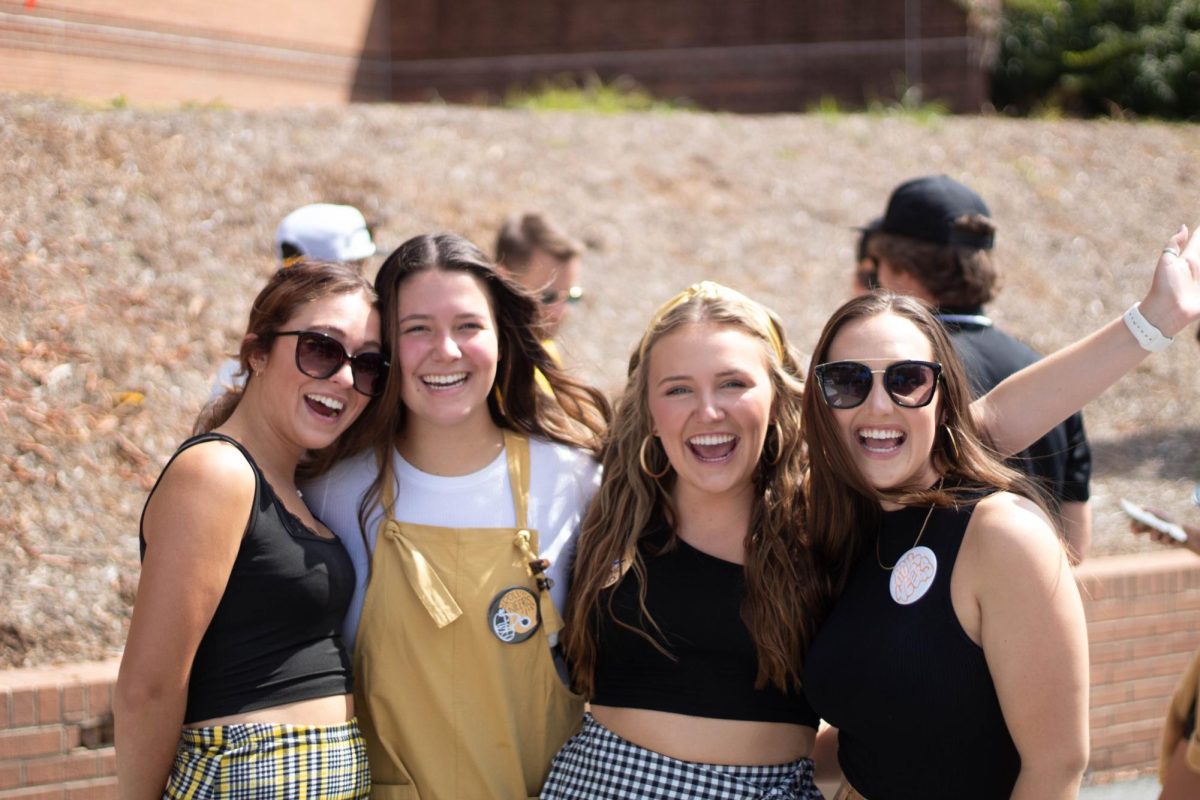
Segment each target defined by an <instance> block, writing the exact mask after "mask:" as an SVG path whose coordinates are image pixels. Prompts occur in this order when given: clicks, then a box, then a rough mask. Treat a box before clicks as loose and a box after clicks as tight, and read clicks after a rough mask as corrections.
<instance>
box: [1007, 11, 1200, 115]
mask: <svg viewBox="0 0 1200 800" xmlns="http://www.w3.org/2000/svg"><path fill="white" fill-rule="evenodd" d="M992 99H993V102H994V103H995V104H996V106H997V107H998V108H1002V109H1006V110H1012V111H1016V112H1019V113H1030V112H1031V111H1037V110H1039V109H1048V108H1049V109H1055V108H1057V109H1061V110H1063V111H1066V112H1068V113H1073V114H1080V115H1084V116H1094V115H1099V114H1114V113H1115V114H1123V113H1126V112H1132V113H1134V114H1138V115H1145V116H1154V117H1162V118H1165V119H1200V0H1075V1H1074V2H1067V0H1007V1H1006V3H1005V12H1004V19H1003V22H1002V24H1001V31H1000V55H999V60H998V63H997V65H996V70H995V73H994V76H993V83H992Z"/></svg>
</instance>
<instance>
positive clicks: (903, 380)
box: [813, 361, 942, 409]
mask: <svg viewBox="0 0 1200 800" xmlns="http://www.w3.org/2000/svg"><path fill="white" fill-rule="evenodd" d="M813 373H814V374H815V375H816V378H817V384H818V385H819V386H820V387H821V395H822V396H823V397H824V398H825V402H826V403H828V404H829V407H830V408H843V409H844V408H857V407H858V406H860V405H862V404H863V403H864V402H865V401H866V399H867V396H868V395H870V394H871V387H873V386H874V385H875V376H876V375H879V374H882V375H883V389H884V391H886V392H887V394H888V397H890V398H892V402H893V403H895V404H896V405H898V406H900V407H902V408H922V407H924V406H927V405H929V403H930V401H931V400H933V393H934V390H935V389H936V388H937V383H938V379H939V378H940V377H941V375H942V365H941V364H938V363H935V362H933V361H897V362H896V363H894V364H888V365H887V366H886V367H884V368H882V369H871V368H870V367H868V366H867V365H866V364H863V363H860V362H858V361H830V362H828V363H826V364H818V365H817V366H816V367H814V368H813Z"/></svg>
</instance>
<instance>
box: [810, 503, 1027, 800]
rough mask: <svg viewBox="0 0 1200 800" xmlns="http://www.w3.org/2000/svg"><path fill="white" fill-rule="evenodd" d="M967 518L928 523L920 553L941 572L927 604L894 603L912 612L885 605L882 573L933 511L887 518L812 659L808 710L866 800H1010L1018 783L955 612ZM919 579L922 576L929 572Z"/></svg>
mask: <svg viewBox="0 0 1200 800" xmlns="http://www.w3.org/2000/svg"><path fill="white" fill-rule="evenodd" d="M973 510H974V506H973V505H967V506H960V507H959V508H957V509H956V508H940V509H936V510H935V511H934V512H933V514H932V516H930V518H929V524H928V525H927V526H926V528H925V533H924V534H923V535H922V536H921V543H920V544H921V547H922V548H928V549H929V550H930V551H932V552H933V554H934V557H935V558H936V569H934V570H933V572H932V576H933V577H932V583H931V585H930V586H929V588H928V590H927V591H926V592H925V593H924V594H923V595H921V594H920V593H919V591H917V592H913V593H912V594H911V595H909V596H908V597H905V596H904V594H903V593H902V592H901V595H900V596H901V598H902V599H909V600H911V602H909V603H908V604H907V605H904V604H901V603H899V602H897V601H895V600H893V599H892V594H891V591H890V589H889V580H890V579H891V575H892V573H891V572H890V571H887V570H884V569H882V568H881V567H880V566H879V563H878V562H879V560H882V561H883V563H884V564H895V563H896V562H897V560H898V559H899V558H900V557H901V555H902V554H903V553H904V552H905V551H907V550H908V549H909V548H911V547H912V545H913V541H914V539H915V538H916V536H917V532H918V531H919V530H920V528H921V524H922V522H923V521H924V519H925V515H926V513H927V512H928V508H905V509H901V510H899V511H892V512H887V513H885V514H884V515H883V525H882V530H881V531H880V532H878V533H877V535H868V536H867V537H866V541H865V542H864V544H865V548H864V555H863V556H862V557H861V558H860V559H859V560H858V561H857V562H856V563H855V565H854V567H853V568H852V570H851V573H850V578H849V581H848V582H847V584H846V589H845V591H844V592H843V593H842V596H841V597H840V598H839V599H838V600H837V602H836V603H835V604H834V607H833V610H832V612H831V613H830V615H829V618H828V619H826V621H825V624H824V625H823V626H822V627H821V630H820V632H819V633H818V634H817V637H816V639H815V640H814V641H813V644H812V647H811V648H810V650H809V654H808V661H807V664H806V667H805V688H806V690H807V691H808V695H809V698H810V699H811V700H812V704H813V706H814V707H815V708H816V709H817V711H819V712H820V714H821V717H822V718H823V719H826V720H828V721H829V723H830V724H831V725H834V726H836V727H837V728H838V729H839V733H838V761H839V763H840V764H841V766H842V771H843V773H844V774H845V776H846V779H847V780H848V781H850V783H851V785H853V786H854V788H855V789H857V790H858V791H859V792H861V793H862V794H863V795H864V796H866V797H869V798H871V800H909V799H910V798H913V799H914V800H915V798H920V799H921V800H960V799H961V798H966V797H969V798H972V800H993V799H994V800H1002V799H1003V800H1007V798H1008V797H1009V796H1010V795H1011V794H1012V790H1013V786H1014V784H1015V783H1016V780H1017V775H1018V773H1019V772H1020V769H1021V758H1020V755H1019V754H1018V753H1017V749H1016V745H1015V744H1014V743H1013V740H1012V736H1011V735H1010V734H1009V731H1008V727H1007V725H1006V724H1005V722H1004V714H1003V713H1002V711H1001V709H1000V702H999V699H998V698H997V696H996V687H995V684H994V683H993V681H992V675H991V672H990V671H989V670H988V665H987V661H986V660H985V658H984V654H983V649H982V648H981V647H980V646H979V645H977V644H975V642H973V641H972V640H971V639H970V638H969V637H968V636H967V634H966V631H964V630H963V628H962V625H961V624H960V623H959V621H958V617H957V616H956V615H955V613H954V606H953V604H952V603H951V600H950V578H951V575H952V574H953V571H954V564H955V561H956V560H957V558H958V551H959V547H960V545H961V544H962V540H963V534H964V533H965V532H966V528H967V523H968V522H969V521H970V519H971V513H972V511H973ZM877 537H879V552H878V556H877V554H876V538H877ZM902 567H903V565H902ZM923 567H924V568H925V570H926V571H925V572H924V574H926V575H927V574H929V572H928V567H929V561H928V560H925V562H924V563H923ZM903 574H905V573H903V572H902V575H903ZM907 574H909V575H912V576H917V577H919V576H920V575H921V574H922V573H920V572H917V571H913V572H910V573H907ZM908 585H909V586H917V587H919V586H921V582H920V580H918V581H915V582H914V583H912V584H908ZM1013 590H1014V591H1020V588H1019V587H1014V589H1013ZM914 597H915V598H916V599H915V600H913V599H912V598H914Z"/></svg>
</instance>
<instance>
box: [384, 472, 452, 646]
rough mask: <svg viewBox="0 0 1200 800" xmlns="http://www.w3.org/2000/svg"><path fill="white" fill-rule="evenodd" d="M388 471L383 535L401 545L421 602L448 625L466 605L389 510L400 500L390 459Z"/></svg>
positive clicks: (438, 622) (436, 619)
mask: <svg viewBox="0 0 1200 800" xmlns="http://www.w3.org/2000/svg"><path fill="white" fill-rule="evenodd" d="M389 458H390V454H389ZM384 473H385V474H384V480H383V508H384V520H383V524H382V525H381V526H380V529H379V535H380V536H387V537H388V538H390V539H393V540H395V541H396V543H397V544H399V545H400V547H399V548H398V549H399V551H400V563H401V565H402V566H403V567H404V575H405V577H407V578H408V582H409V583H410V584H411V585H412V587H413V591H414V592H416V594H417V597H418V598H420V600H421V605H423V606H425V610H426V611H428V612H429V616H431V617H433V621H434V623H435V624H436V625H437V626H438V627H439V628H444V627H446V626H447V625H449V624H450V623H451V622H454V620H456V619H458V618H459V617H461V616H462V613H463V612H462V608H460V607H459V605H458V602H457V601H456V600H455V599H454V595H452V594H450V590H449V589H447V588H446V584H445V583H443V582H442V579H441V577H440V576H439V575H438V574H437V570H435V569H434V568H433V566H432V565H430V563H429V560H428V559H427V558H425V555H424V554H423V553H422V552H421V551H420V550H418V549H417V548H415V547H413V546H412V544H411V543H410V542H409V541H408V539H407V538H406V537H405V536H404V534H403V533H402V532H401V529H400V523H398V522H396V519H395V517H393V516H392V515H391V514H389V513H388V510H389V509H391V507H392V504H393V503H394V502H395V500H396V490H395V488H394V482H395V480H396V477H395V471H394V470H393V469H392V465H391V461H390V460H389V461H388V463H387V464H386V465H385V467H384ZM376 547H378V544H377V545H376Z"/></svg>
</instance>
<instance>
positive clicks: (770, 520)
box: [542, 283, 822, 800]
mask: <svg viewBox="0 0 1200 800" xmlns="http://www.w3.org/2000/svg"><path fill="white" fill-rule="evenodd" d="M800 376H801V371H800V367H799V364H798V362H797V360H796V359H795V357H794V355H793V353H792V351H791V349H790V348H789V346H788V344H787V341H786V338H785V336H784V333H783V330H782V328H781V327H780V325H779V324H778V321H777V319H776V318H775V317H774V315H773V314H771V313H770V312H769V311H767V310H766V309H765V308H764V307H763V306H761V305H759V304H758V303H755V302H753V301H752V300H750V299H748V298H746V297H744V296H743V295H741V294H739V293H737V292H735V291H733V290H731V289H728V288H725V287H723V286H719V285H717V284H713V283H702V284H698V285H696V286H693V287H692V288H690V289H688V290H687V291H685V292H683V293H682V294H680V295H678V296H677V297H675V298H673V299H671V300H670V301H668V302H667V303H666V304H665V305H664V306H663V307H662V308H661V309H660V310H659V311H658V313H657V314H656V315H655V316H654V318H653V320H652V321H651V323H650V325H649V326H648V328H647V329H646V332H645V333H644V334H643V336H642V339H641V342H640V343H639V344H638V346H637V348H636V350H635V351H634V353H633V355H632V357H631V358H630V362H629V375H628V381H627V383H626V388H625V393H624V395H623V397H622V398H621V400H620V402H619V404H618V406H617V411H616V415H615V421H614V424H613V428H612V434H611V437H610V439H609V442H608V444H607V446H606V449H605V454H604V479H603V482H602V484H601V487H600V491H599V493H598V494H597V496H596V500H595V501H594V502H593V504H592V507H591V510H590V511H589V512H588V515H587V518H586V520H585V522H584V527H583V531H582V533H581V535H580V541H579V553H578V556H577V562H576V568H575V576H574V582H573V584H572V587H571V599H570V603H569V604H568V608H569V615H568V625H567V632H566V651H567V655H568V660H569V661H570V663H571V670H572V677H573V679H574V683H575V686H576V688H577V689H579V690H580V691H581V692H583V693H584V694H585V695H586V696H587V697H588V698H589V700H590V703H591V707H590V714H589V715H588V717H587V718H586V721H585V722H584V726H583V729H582V730H581V731H580V732H579V733H578V734H577V735H576V736H574V737H573V738H572V739H571V740H570V741H569V742H568V743H567V745H566V746H565V747H564V748H563V749H562V751H560V753H559V754H558V756H556V757H555V760H554V766H553V768H552V770H551V774H550V777H549V779H548V780H547V782H546V786H545V788H544V790H543V792H542V797H543V798H548V799H551V800H557V799H558V798H580V797H587V798H592V799H593V800H615V799H616V798H640V797H656V798H714V799H715V798H732V799H733V800H737V799H738V798H745V799H746V800H751V798H761V797H766V796H770V797H772V798H779V800H787V799H789V798H793V799H794V798H818V797H820V794H819V793H818V792H817V789H816V787H815V786H814V784H813V782H812V762H811V761H810V760H808V756H809V751H810V750H811V748H812V745H813V740H814V737H815V736H816V726H817V717H816V715H815V714H814V713H813V711H812V709H811V708H810V707H809V706H808V704H807V702H806V701H805V699H804V695H803V693H802V692H801V690H800V688H799V681H800V664H801V662H802V656H803V649H804V642H805V641H807V639H809V638H811V636H812V635H813V633H814V625H815V622H816V619H817V618H818V616H817V615H816V614H814V613H813V609H815V608H819V607H820V604H821V596H822V593H821V592H820V590H819V580H818V578H817V575H816V572H815V569H814V566H813V564H812V563H811V561H810V559H809V558H808V551H807V550H806V549H805V547H804V544H803V540H802V538H801V536H800V527H799V525H798V524H797V522H798V521H799V518H800V496H799V494H798V492H797V491H796V488H797V487H798V486H799V483H800V479H801V475H802V471H803V465H804V462H803V454H802V448H801V446H800V406H799V403H800V390H801V377H800Z"/></svg>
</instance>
